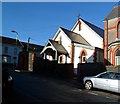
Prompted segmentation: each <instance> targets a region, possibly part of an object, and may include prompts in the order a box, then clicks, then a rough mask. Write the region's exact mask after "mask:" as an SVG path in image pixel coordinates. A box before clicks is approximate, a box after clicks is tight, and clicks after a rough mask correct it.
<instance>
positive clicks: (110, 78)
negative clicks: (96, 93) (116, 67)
mask: <svg viewBox="0 0 120 104" xmlns="http://www.w3.org/2000/svg"><path fill="white" fill-rule="evenodd" d="M83 82H84V86H85V88H86V89H88V90H91V89H92V88H98V89H103V90H108V91H112V92H117V93H120V72H119V71H105V72H102V73H100V74H98V75H96V76H91V77H84V79H83Z"/></svg>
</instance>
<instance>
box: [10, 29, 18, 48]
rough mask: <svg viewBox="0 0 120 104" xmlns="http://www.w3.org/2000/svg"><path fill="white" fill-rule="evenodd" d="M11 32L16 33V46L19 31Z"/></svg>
mask: <svg viewBox="0 0 120 104" xmlns="http://www.w3.org/2000/svg"><path fill="white" fill-rule="evenodd" d="M11 32H13V33H15V34H16V47H17V40H18V32H16V31H14V30H12V31H11Z"/></svg>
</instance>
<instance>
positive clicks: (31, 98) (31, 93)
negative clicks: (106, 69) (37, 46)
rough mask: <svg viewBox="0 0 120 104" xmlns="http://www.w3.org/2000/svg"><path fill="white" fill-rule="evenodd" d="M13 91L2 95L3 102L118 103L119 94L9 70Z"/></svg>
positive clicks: (119, 100) (72, 82)
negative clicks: (86, 88)
mask: <svg viewBox="0 0 120 104" xmlns="http://www.w3.org/2000/svg"><path fill="white" fill-rule="evenodd" d="M11 74H12V76H13V80H14V85H13V91H12V92H7V93H5V95H4V96H3V103H4V102H6V101H7V102H10V103H20V102H21V103H24V102H28V103H29V102H30V103H31V102H33V103H36V102H37V103H41V102H109V104H112V103H113V102H115V103H116V102H117V103H118V102H119V103H120V96H119V95H118V94H115V93H110V92H106V91H101V90H97V89H95V90H91V91H88V90H85V89H83V87H82V84H80V83H78V82H77V81H75V80H73V81H67V80H60V79H56V78H51V77H47V76H41V75H38V74H34V73H32V72H15V71H11Z"/></svg>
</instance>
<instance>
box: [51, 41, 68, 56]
mask: <svg viewBox="0 0 120 104" xmlns="http://www.w3.org/2000/svg"><path fill="white" fill-rule="evenodd" d="M49 41H50V43H51V44H52V45H53V46H54V48H55V49H56V50H57V51H58V52H59V53H63V54H68V52H67V50H66V49H65V48H64V47H63V46H62V44H59V43H58V41H54V40H50V39H49Z"/></svg>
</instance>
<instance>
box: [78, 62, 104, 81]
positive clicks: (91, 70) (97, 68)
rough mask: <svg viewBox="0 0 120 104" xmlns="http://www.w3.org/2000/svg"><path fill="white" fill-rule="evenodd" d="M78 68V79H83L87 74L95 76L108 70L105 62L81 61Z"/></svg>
mask: <svg viewBox="0 0 120 104" xmlns="http://www.w3.org/2000/svg"><path fill="white" fill-rule="evenodd" d="M77 70H78V71H77V79H78V81H83V78H84V77H85V76H94V75H97V74H99V73H101V72H104V71H106V67H105V65H104V64H103V63H79V64H78V69H77Z"/></svg>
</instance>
